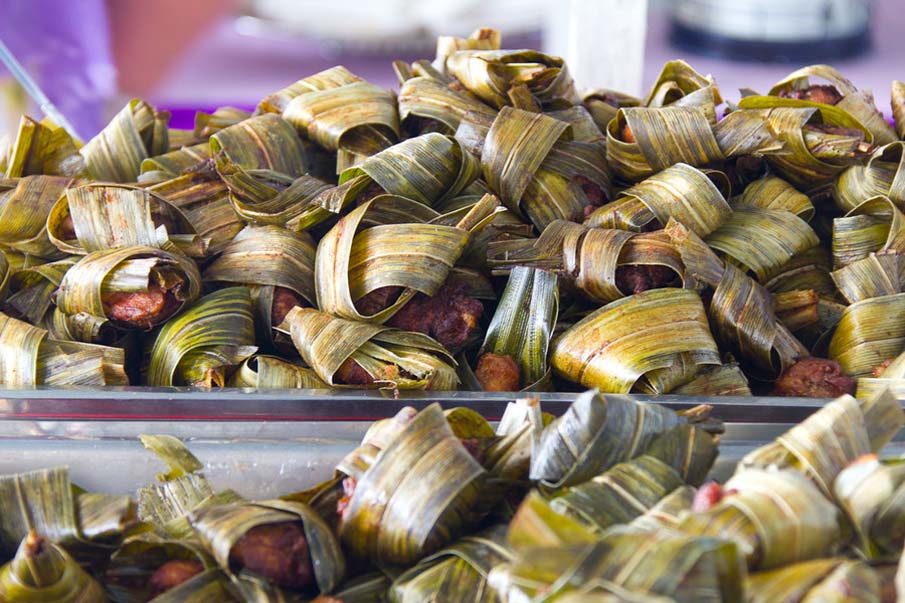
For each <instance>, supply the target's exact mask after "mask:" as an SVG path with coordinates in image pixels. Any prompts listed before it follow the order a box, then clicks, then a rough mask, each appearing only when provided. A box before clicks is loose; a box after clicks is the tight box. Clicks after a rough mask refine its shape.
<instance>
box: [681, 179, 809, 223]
mask: <svg viewBox="0 0 905 603" xmlns="http://www.w3.org/2000/svg"><path fill="white" fill-rule="evenodd" d="M732 205H733V207H745V206H752V207H761V208H763V209H774V210H776V209H782V210H785V211H788V212H791V213H793V214H795V215H796V216H798V217H799V218H801V219H802V220H804V221H805V222H809V221H810V220H811V218H813V217H814V205H813V204H812V203H811V200H810V199H809V198H808V196H807V195H805V194H804V193H800V192H798V191H797V190H796V189H795V187H794V186H792V185H791V184H789V183H788V182H786V181H785V180H783V179H782V178H780V177H778V176H772V175H767V176H764V177H762V178H759V179H757V180H755V181H754V182H752V183H751V184H749V185H748V186H747V187H745V190H744V192H743V193H742V194H741V195H740V196H739V197H738V198H736V199H734V200H733V201H732ZM680 221H681V220H680Z"/></svg>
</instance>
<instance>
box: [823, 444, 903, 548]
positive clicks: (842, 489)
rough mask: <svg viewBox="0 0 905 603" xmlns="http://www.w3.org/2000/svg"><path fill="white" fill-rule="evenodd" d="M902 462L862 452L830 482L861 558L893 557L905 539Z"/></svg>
mask: <svg viewBox="0 0 905 603" xmlns="http://www.w3.org/2000/svg"><path fill="white" fill-rule="evenodd" d="M903 485H905V465H902V463H901V461H900V460H889V461H884V460H881V459H879V458H877V456H876V455H866V456H864V457H862V458H859V459H858V460H857V461H855V462H854V463H852V464H851V465H849V466H848V467H846V468H845V469H844V470H843V471H842V472H841V473H840V474H839V477H838V479H837V480H836V482H835V484H834V494H835V496H836V499H837V500H838V501H839V504H840V506H841V507H842V509H843V510H844V511H845V512H846V513H847V514H848V517H849V519H851V522H852V525H853V526H854V527H855V532H856V534H857V536H858V542H857V547H858V552H859V554H860V555H861V556H862V557H864V558H865V559H884V558H887V559H889V558H891V559H895V558H896V556H897V555H899V553H900V552H901V549H902V543H903V542H905V530H903V521H902V519H903V517H905V515H903V513H902V504H903V500H905V489H903Z"/></svg>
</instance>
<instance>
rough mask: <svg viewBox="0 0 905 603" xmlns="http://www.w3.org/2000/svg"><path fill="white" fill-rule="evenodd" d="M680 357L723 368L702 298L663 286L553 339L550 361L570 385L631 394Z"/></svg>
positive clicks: (601, 312) (608, 307) (619, 302)
mask: <svg viewBox="0 0 905 603" xmlns="http://www.w3.org/2000/svg"><path fill="white" fill-rule="evenodd" d="M682 354H689V355H690V356H688V357H686V359H688V360H691V362H692V363H693V364H695V365H707V364H717V365H718V364H720V358H719V351H718V350H717V347H716V343H715V342H714V341H713V336H712V335H711V333H710V327H709V325H708V322H707V315H706V313H705V311H704V305H703V303H702V302H701V298H700V297H699V295H698V294H697V293H696V292H695V291H690V290H688V289H672V288H664V289H651V290H648V291H645V292H643V293H638V294H635V295H631V296H629V297H626V298H623V299H619V300H616V301H614V302H610V303H609V304H607V305H606V306H604V307H602V308H600V309H599V310H596V311H595V312H593V313H591V314H589V315H588V316H587V317H585V318H584V319H582V320H581V321H579V322H578V323H576V324H575V325H573V326H572V327H570V328H569V329H568V330H567V331H566V332H564V333H563V334H562V335H561V336H560V337H559V338H557V339H555V340H554V341H553V349H552V356H551V363H552V365H553V370H554V371H555V372H556V374H558V375H559V376H560V377H563V378H565V379H568V380H570V381H574V382H576V383H581V384H582V385H584V386H586V387H596V388H599V389H600V390H601V391H604V392H610V393H628V392H630V391H632V389H633V388H635V387H638V386H639V384H640V383H643V382H644V380H645V379H647V380H650V378H651V376H652V375H651V373H653V372H654V371H657V370H658V369H665V368H669V367H670V366H672V365H673V363H674V362H676V361H678V360H679V359H680V357H681V355H682ZM692 374H693V373H692ZM654 376H655V375H654Z"/></svg>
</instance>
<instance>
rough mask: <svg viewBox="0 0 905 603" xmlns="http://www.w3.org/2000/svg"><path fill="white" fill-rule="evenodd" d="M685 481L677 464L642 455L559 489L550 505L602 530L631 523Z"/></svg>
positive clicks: (592, 527) (597, 529)
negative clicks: (676, 468)
mask: <svg viewBox="0 0 905 603" xmlns="http://www.w3.org/2000/svg"><path fill="white" fill-rule="evenodd" d="M683 483H684V482H683V481H682V477H681V476H680V475H679V473H678V471H676V470H675V469H674V468H672V467H670V466H669V465H668V464H666V463H665V462H663V461H661V460H659V459H657V458H655V457H652V456H649V455H642V456H639V457H637V458H635V459H632V460H630V461H626V462H624V463H620V464H618V465H616V466H614V467H611V468H610V469H608V470H607V471H606V472H605V473H602V474H600V475H598V476H596V477H594V478H592V479H590V480H588V481H586V482H584V483H582V484H578V485H577V486H572V487H570V488H566V489H564V490H562V491H559V492H557V493H555V494H554V498H553V499H552V500H551V502H550V506H551V507H552V509H553V510H554V511H555V512H557V513H560V514H562V515H567V516H570V517H572V518H574V519H576V520H578V521H580V522H582V523H584V524H586V525H588V526H589V527H590V528H591V529H593V530H594V531H595V532H597V533H601V532H603V531H604V530H606V529H607V528H610V527H612V526H615V525H619V524H626V523H629V522H630V521H632V520H633V519H635V518H636V517H638V516H640V515H642V514H643V513H644V512H646V511H648V510H649V509H650V508H651V507H653V506H654V505H655V504H656V503H657V502H659V501H660V500H661V499H662V498H663V497H664V496H666V495H667V494H668V493H670V492H672V491H673V490H674V489H676V488H678V487H679V486H681V485H682V484H683Z"/></svg>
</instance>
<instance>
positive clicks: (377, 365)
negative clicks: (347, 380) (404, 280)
mask: <svg viewBox="0 0 905 603" xmlns="http://www.w3.org/2000/svg"><path fill="white" fill-rule="evenodd" d="M278 329H279V330H280V331H281V332H283V333H288V334H289V335H290V336H291V337H292V342H293V343H294V344H295V347H296V349H297V350H298V351H299V354H301V356H302V359H303V360H304V361H305V363H306V364H307V365H308V366H310V367H311V368H313V369H314V371H315V372H316V373H317V376H318V377H320V378H321V380H323V381H324V382H325V383H327V384H329V385H330V386H339V385H343V384H341V383H339V380H338V379H337V372H338V371H339V370H340V368H341V366H342V365H343V363H345V362H346V361H347V360H350V359H351V360H352V361H354V362H355V363H357V364H358V366H359V367H360V368H361V369H362V370H364V372H365V373H367V375H368V376H369V377H370V380H371V383H368V384H358V385H355V384H346V385H352V386H353V387H362V385H369V386H372V387H375V386H376V387H390V388H398V389H432V390H451V389H455V388H456V385H457V384H458V377H456V373H455V368H454V367H455V365H456V362H455V360H454V359H453V358H452V356H450V355H449V352H447V351H446V349H445V348H444V347H443V346H442V345H440V344H439V343H438V342H436V341H435V340H433V339H431V338H430V337H428V336H427V335H424V334H422V333H415V332H411V331H400V330H398V329H392V328H390V327H385V326H380V325H375V324H371V323H364V322H355V321H351V320H346V319H343V318H336V317H333V316H330V315H329V314H326V313H324V312H319V311H317V310H313V309H310V308H299V307H296V308H293V309H292V310H291V311H290V312H289V314H288V315H287V316H286V320H285V321H284V323H283V324H282V325H281V326H279V327H278Z"/></svg>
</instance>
